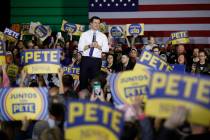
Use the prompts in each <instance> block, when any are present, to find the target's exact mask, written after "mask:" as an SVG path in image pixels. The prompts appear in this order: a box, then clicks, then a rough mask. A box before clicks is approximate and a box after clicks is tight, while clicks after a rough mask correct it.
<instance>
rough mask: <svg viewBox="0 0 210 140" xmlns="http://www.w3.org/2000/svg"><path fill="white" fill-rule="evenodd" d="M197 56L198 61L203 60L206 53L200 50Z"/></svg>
mask: <svg viewBox="0 0 210 140" xmlns="http://www.w3.org/2000/svg"><path fill="white" fill-rule="evenodd" d="M198 57H199V60H200V62H205V60H206V55H205V53H204V52H200V53H199V56H198Z"/></svg>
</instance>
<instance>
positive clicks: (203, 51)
mask: <svg viewBox="0 0 210 140" xmlns="http://www.w3.org/2000/svg"><path fill="white" fill-rule="evenodd" d="M199 53H204V55H205V56H207V57H208V54H207V52H206V51H205V50H200V51H199Z"/></svg>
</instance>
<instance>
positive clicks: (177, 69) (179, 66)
mask: <svg viewBox="0 0 210 140" xmlns="http://www.w3.org/2000/svg"><path fill="white" fill-rule="evenodd" d="M171 67H172V68H173V71H174V72H180V73H185V69H186V65H183V64H171Z"/></svg>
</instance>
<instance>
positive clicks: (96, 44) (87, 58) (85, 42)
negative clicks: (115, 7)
mask: <svg viewBox="0 0 210 140" xmlns="http://www.w3.org/2000/svg"><path fill="white" fill-rule="evenodd" d="M100 23H101V19H100V18H99V17H96V16H94V17H92V18H91V19H90V30H88V31H86V32H84V33H83V34H82V35H81V37H80V39H79V44H78V51H79V52H82V60H81V67H80V90H82V89H85V88H87V86H88V80H91V79H93V78H94V76H96V75H97V73H98V72H99V71H100V68H101V64H102V60H101V54H102V52H108V51H109V46H108V39H107V37H106V35H105V34H103V33H102V32H100V31H99V26H100Z"/></svg>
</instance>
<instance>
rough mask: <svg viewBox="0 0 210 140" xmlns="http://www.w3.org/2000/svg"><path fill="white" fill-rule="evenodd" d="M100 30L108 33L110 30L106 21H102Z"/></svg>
mask: <svg viewBox="0 0 210 140" xmlns="http://www.w3.org/2000/svg"><path fill="white" fill-rule="evenodd" d="M99 30H100V32H102V33H107V32H108V26H107V25H106V23H105V22H102V23H100V26H99Z"/></svg>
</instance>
